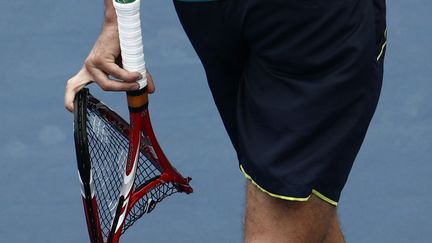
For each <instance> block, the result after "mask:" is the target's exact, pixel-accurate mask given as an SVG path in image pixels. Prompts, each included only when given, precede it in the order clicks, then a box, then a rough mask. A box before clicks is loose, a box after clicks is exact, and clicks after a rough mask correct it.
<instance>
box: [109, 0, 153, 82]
mask: <svg viewBox="0 0 432 243" xmlns="http://www.w3.org/2000/svg"><path fill="white" fill-rule="evenodd" d="M126 2H128V3H119V2H116V0H113V4H114V8H115V10H116V14H117V23H118V31H119V38H120V49H121V56H122V61H123V68H124V69H126V70H127V71H130V72H139V73H141V74H142V79H141V80H139V81H137V82H138V84H139V86H140V89H143V88H144V87H146V86H147V76H146V67H145V62H144V49H143V41H142V34H141V20H140V3H141V1H140V0H135V1H132V2H131V1H130V0H129V1H126Z"/></svg>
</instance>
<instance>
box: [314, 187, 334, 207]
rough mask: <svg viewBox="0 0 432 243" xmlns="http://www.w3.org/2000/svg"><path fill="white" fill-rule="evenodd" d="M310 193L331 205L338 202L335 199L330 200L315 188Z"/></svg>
mask: <svg viewBox="0 0 432 243" xmlns="http://www.w3.org/2000/svg"><path fill="white" fill-rule="evenodd" d="M312 193H313V194H315V196H317V197H319V198H320V199H322V200H323V201H325V202H327V203H330V204H331V205H333V206H337V205H338V203H337V202H336V201H333V200H331V199H330V198H328V197H326V196H324V195H323V194H321V193H320V192H318V191H317V190H315V189H312Z"/></svg>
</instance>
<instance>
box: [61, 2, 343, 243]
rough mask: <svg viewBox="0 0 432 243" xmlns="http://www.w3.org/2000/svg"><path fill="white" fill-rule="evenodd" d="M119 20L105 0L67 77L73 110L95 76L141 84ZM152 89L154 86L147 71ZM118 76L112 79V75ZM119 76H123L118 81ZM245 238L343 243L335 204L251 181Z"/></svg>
mask: <svg viewBox="0 0 432 243" xmlns="http://www.w3.org/2000/svg"><path fill="white" fill-rule="evenodd" d="M119 63H121V61H120V45H119V38H118V29H117V19H116V15H115V10H114V7H113V4H112V0H105V21H104V24H103V27H102V31H101V33H100V35H99V37H98V39H97V40H96V43H95V45H94V46H93V48H92V50H91V51H90V53H89V55H88V57H87V58H86V60H85V62H84V65H83V66H82V68H81V69H80V70H79V71H78V72H77V73H76V74H75V75H74V76H73V77H72V78H70V79H69V80H68V81H67V85H66V90H65V107H66V109H67V110H69V111H73V100H74V97H75V94H76V93H77V92H78V91H79V90H80V89H82V88H83V87H84V86H85V85H86V84H88V83H90V82H92V81H94V82H95V83H97V84H98V85H99V86H100V87H101V88H102V89H103V90H105V91H128V90H136V89H138V87H139V86H138V83H137V82H136V81H138V80H140V79H141V78H142V77H141V74H140V73H137V72H128V71H126V70H124V69H122V68H121V66H120V65H119ZM147 75H148V76H147V79H148V80H147V81H148V86H147V88H148V92H149V93H153V92H154V91H155V87H154V84H153V80H152V77H151V75H150V73H149V72H147ZM110 76H111V77H114V78H113V79H111V78H110ZM119 80H120V81H119ZM246 198H247V199H246V212H245V228H244V243H344V242H345V240H344V238H343V235H342V231H341V229H340V225H339V222H338V219H337V214H336V208H335V207H334V206H332V205H330V204H328V203H326V202H324V201H323V200H321V199H319V198H317V197H316V196H314V195H312V196H311V198H310V199H309V200H308V201H307V202H291V201H285V200H281V199H277V198H273V197H271V196H269V195H267V194H266V193H264V192H262V191H261V190H259V189H258V188H257V187H255V186H254V185H252V184H251V183H250V182H248V185H247V197H246Z"/></svg>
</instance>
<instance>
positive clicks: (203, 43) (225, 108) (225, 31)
mask: <svg viewBox="0 0 432 243" xmlns="http://www.w3.org/2000/svg"><path fill="white" fill-rule="evenodd" d="M174 4H175V7H176V11H177V14H178V16H179V19H180V22H181V24H182V26H183V28H184V30H185V32H186V34H187V36H188V37H189V40H190V41H191V43H192V46H193V47H194V49H195V51H196V53H197V54H198V56H199V58H200V60H201V62H202V64H203V66H204V69H205V72H206V75H207V80H208V84H209V86H210V90H211V92H212V95H213V98H214V101H215V103H216V106H217V108H218V110H219V113H220V115H221V118H222V121H223V123H224V125H225V128H226V130H227V132H228V134H229V136H230V139H231V141H232V143H233V145H234V147H235V148H236V150H238V149H237V148H238V136H237V100H238V90H239V83H240V81H241V76H242V73H243V70H244V63H245V58H246V56H247V49H246V47H245V45H244V43H243V41H242V37H241V34H240V33H239V32H236V31H234V30H233V29H232V26H231V25H230V23H228V21H227V19H226V15H225V11H224V2H223V1H176V0H175V1H174Z"/></svg>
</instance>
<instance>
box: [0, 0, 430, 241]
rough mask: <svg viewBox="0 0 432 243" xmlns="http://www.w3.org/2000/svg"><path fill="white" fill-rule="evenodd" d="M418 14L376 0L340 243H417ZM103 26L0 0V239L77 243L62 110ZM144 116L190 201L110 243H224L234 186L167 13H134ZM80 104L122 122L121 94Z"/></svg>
mask: <svg viewBox="0 0 432 243" xmlns="http://www.w3.org/2000/svg"><path fill="white" fill-rule="evenodd" d="M431 10H432V2H431V1H427V0H414V1H402V0H395V1H389V2H388V25H389V28H388V36H389V43H388V49H387V56H386V67H385V68H386V71H385V78H384V86H383V90H382V95H381V99H380V103H379V105H378V110H377V112H376V114H375V117H374V119H373V121H372V124H371V127H370V129H369V132H368V135H367V137H366V140H365V143H364V145H363V147H362V150H361V152H360V154H359V156H358V157H357V160H356V163H355V165H354V169H353V171H352V173H351V176H350V179H349V181H348V184H347V186H346V188H345V190H344V193H343V194H342V199H341V201H340V217H341V221H342V227H343V230H344V233H345V236H346V238H347V242H350V243H383V242H384V243H387V242H388V243H395V242H398V243H399V242H401V243H405V242H406V243H413V242H415V243H428V242H431V240H430V229H431V228H432V220H431V218H432V195H431V193H430V192H429V189H430V188H431V187H432V179H431V176H430V174H431V172H432V163H431V162H432V153H431V151H432V125H431V124H432V96H431V93H432V83H431V77H432V63H431V62H430V57H431V56H432V48H431V46H430V45H431V43H432V25H430V24H429V23H430V22H431V17H430V11H431ZM102 19H103V6H102V2H101V1H84V0H76V1H48V0H40V1H4V2H3V3H2V7H1V8H0V70H1V74H2V80H1V84H2V87H1V96H0V112H1V113H0V114H1V120H0V124H1V126H0V138H1V140H0V195H1V202H2V204H1V207H0V239H1V240H0V241H1V242H10V243H28V242H32V243H39V242H40V243H59V242H61V243H72V242H74V243H76V242H88V235H87V229H86V225H85V218H84V212H83V209H82V202H81V196H80V190H79V182H78V176H77V170H76V160H75V151H74V146H73V126H72V121H73V116H72V114H69V113H68V112H67V111H66V110H65V109H64V108H63V93H64V86H65V82H66V80H67V79H68V78H69V77H71V76H72V75H73V74H74V73H75V72H76V71H77V70H78V69H79V68H80V67H81V65H82V62H83V60H84V59H85V57H86V55H87V53H88V52H89V50H90V49H91V46H92V45H93V43H94V40H95V39H96V37H97V35H98V33H99V31H100V28H101V23H102ZM142 22H143V33H144V46H145V51H146V62H147V65H148V68H149V69H150V71H151V72H152V75H153V78H154V80H155V82H156V87H157V92H156V93H155V94H154V95H152V96H151V106H150V110H151V111H150V112H151V115H152V121H153V125H154V128H155V132H156V133H157V136H158V139H159V142H160V143H161V145H162V147H163V148H164V151H165V152H166V154H167V155H168V157H169V158H170V160H171V161H172V162H173V164H174V165H175V166H176V167H177V168H178V169H179V170H180V171H182V173H183V174H184V175H186V176H191V177H192V178H193V180H192V182H191V184H192V186H193V187H194V189H195V192H194V193H193V194H191V195H185V194H179V195H175V196H173V197H170V198H168V199H166V200H165V201H164V202H163V203H161V204H160V205H158V207H157V208H156V209H155V211H154V212H153V213H151V214H148V215H145V217H143V218H142V219H141V220H140V221H139V222H137V223H136V224H135V225H134V226H133V227H132V228H131V229H129V230H128V231H127V233H126V234H125V236H124V237H123V238H122V242H125V243H126V242H156V243H157V242H162V243H165V242H180V243H181V242H191V243H202V242H206V243H220V242H224V243H225V242H227V243H231V242H232V243H237V242H241V238H242V220H243V219H242V218H243V212H242V210H243V204H244V184H245V179H244V177H243V175H242V174H241V173H240V171H239V170H238V166H237V161H236V156H235V153H234V150H233V148H232V146H231V143H230V141H229V139H228V137H227V135H226V133H225V131H224V128H223V125H222V122H221V120H220V118H219V116H218V114H217V111H216V107H215V106H214V104H213V101H212V99H211V95H210V92H209V90H208V87H207V83H206V81H205V75H204V70H203V69H202V67H201V65H200V63H199V60H198V57H197V56H196V55H195V52H194V51H193V49H192V47H191V45H190V43H189V42H188V40H187V37H186V35H185V34H184V32H183V29H182V28H181V26H180V23H179V21H178V20H177V17H176V14H175V11H174V7H173V5H172V2H171V1H157V0H148V1H143V6H142ZM90 88H91V90H92V93H94V94H95V95H96V96H98V97H99V98H100V99H101V100H104V101H106V103H108V104H109V105H110V106H111V107H112V108H114V109H115V110H116V111H119V112H120V113H121V114H123V115H125V117H127V116H126V115H127V113H126V112H127V110H126V105H125V95H124V94H123V93H115V94H113V93H104V92H101V91H100V90H99V88H98V87H97V86H96V85H92V86H91V87H90Z"/></svg>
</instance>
